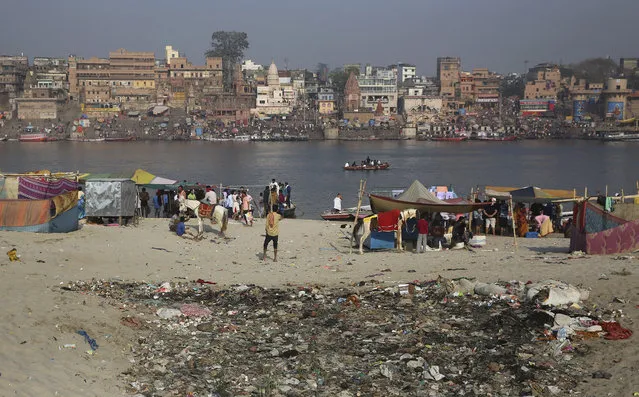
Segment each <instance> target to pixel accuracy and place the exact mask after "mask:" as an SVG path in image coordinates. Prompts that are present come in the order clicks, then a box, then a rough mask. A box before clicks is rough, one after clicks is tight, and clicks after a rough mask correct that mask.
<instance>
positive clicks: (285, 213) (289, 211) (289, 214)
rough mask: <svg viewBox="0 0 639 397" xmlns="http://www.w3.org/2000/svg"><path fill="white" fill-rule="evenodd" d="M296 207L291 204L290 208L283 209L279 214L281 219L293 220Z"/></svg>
mask: <svg viewBox="0 0 639 397" xmlns="http://www.w3.org/2000/svg"><path fill="white" fill-rule="evenodd" d="M296 208H297V207H296V206H295V204H291V206H290V207H286V208H283V209H282V210H281V211H280V212H281V215H282V218H295V209H296Z"/></svg>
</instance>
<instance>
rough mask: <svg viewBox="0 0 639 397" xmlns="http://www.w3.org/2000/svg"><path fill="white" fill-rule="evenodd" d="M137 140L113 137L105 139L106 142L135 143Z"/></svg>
mask: <svg viewBox="0 0 639 397" xmlns="http://www.w3.org/2000/svg"><path fill="white" fill-rule="evenodd" d="M135 139H136V138H135V137H134V136H111V137H106V138H104V140H105V141H106V142H128V141H135Z"/></svg>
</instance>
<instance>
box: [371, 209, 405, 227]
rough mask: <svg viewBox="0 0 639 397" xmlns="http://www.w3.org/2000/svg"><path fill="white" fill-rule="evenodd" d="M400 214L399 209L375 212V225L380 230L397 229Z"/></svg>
mask: <svg viewBox="0 0 639 397" xmlns="http://www.w3.org/2000/svg"><path fill="white" fill-rule="evenodd" d="M400 214H401V212H400V210H392V211H388V212H380V213H379V214H377V227H378V231H380V232H393V231H395V230H397V220H398V219H399V215H400Z"/></svg>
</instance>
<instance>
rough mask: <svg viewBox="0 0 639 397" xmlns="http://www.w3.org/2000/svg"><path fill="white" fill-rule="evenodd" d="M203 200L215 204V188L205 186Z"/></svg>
mask: <svg viewBox="0 0 639 397" xmlns="http://www.w3.org/2000/svg"><path fill="white" fill-rule="evenodd" d="M204 200H205V201H208V202H209V204H211V205H216V204H217V194H216V193H215V190H213V189H211V186H207V187H206V194H205V195H204Z"/></svg>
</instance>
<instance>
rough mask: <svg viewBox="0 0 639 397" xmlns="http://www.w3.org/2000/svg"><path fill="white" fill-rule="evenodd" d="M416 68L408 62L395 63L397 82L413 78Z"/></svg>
mask: <svg viewBox="0 0 639 397" xmlns="http://www.w3.org/2000/svg"><path fill="white" fill-rule="evenodd" d="M416 70H417V68H416V67H415V65H411V64H408V63H400V64H399V65H397V73H398V74H397V78H398V83H404V82H405V81H406V80H409V79H414V78H415V76H416V73H415V72H416Z"/></svg>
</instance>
